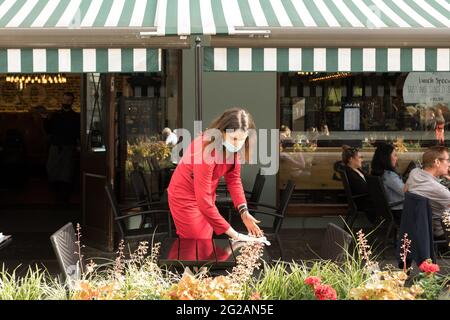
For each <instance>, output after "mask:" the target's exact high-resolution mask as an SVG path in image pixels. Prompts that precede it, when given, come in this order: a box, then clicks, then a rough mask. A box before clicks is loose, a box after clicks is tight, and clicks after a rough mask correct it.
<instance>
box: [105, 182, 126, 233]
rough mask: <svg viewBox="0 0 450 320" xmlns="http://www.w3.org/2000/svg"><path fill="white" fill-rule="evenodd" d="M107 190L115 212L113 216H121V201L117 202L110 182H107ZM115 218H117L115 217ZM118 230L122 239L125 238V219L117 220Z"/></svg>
mask: <svg viewBox="0 0 450 320" xmlns="http://www.w3.org/2000/svg"><path fill="white" fill-rule="evenodd" d="M105 192H106V195H107V196H108V200H109V204H110V205H111V210H112V212H113V218H119V217H120V216H121V214H120V209H119V203H118V202H117V199H116V196H115V195H114V191H113V188H112V186H111V184H110V183H106V184H105ZM114 220H115V219H114ZM116 222H117V227H118V231H119V234H120V239H124V238H125V230H126V226H125V222H124V221H123V220H119V221H116Z"/></svg>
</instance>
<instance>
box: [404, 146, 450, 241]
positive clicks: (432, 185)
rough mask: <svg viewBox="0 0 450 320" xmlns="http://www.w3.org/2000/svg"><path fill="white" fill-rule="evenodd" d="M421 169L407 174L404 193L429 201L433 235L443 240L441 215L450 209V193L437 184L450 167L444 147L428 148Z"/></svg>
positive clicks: (445, 175)
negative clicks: (407, 192)
mask: <svg viewBox="0 0 450 320" xmlns="http://www.w3.org/2000/svg"><path fill="white" fill-rule="evenodd" d="M422 164H423V169H420V168H416V169H414V170H412V171H411V173H410V174H409V178H408V181H406V186H405V191H409V192H411V193H415V194H418V195H420V196H422V197H426V198H428V199H429V200H430V205H431V211H432V214H433V216H432V220H433V234H434V237H435V238H437V239H440V238H444V235H445V234H444V230H443V228H442V223H441V221H442V214H443V212H444V211H445V210H446V209H448V208H449V207H450V191H449V190H448V188H447V187H445V186H443V185H442V184H440V183H439V180H438V178H439V177H447V176H448V170H449V166H450V162H449V154H448V151H447V148H446V147H444V146H435V147H431V148H429V149H428V150H427V151H426V152H425V153H424V154H423V157H422Z"/></svg>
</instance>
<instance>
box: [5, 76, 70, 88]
mask: <svg viewBox="0 0 450 320" xmlns="http://www.w3.org/2000/svg"><path fill="white" fill-rule="evenodd" d="M6 82H8V83H14V84H16V86H17V88H19V89H20V90H23V89H24V88H26V87H27V85H28V84H36V83H38V84H45V85H47V84H65V83H67V77H66V76H65V75H64V74H60V73H58V74H39V75H36V74H30V75H26V74H23V75H9V76H7V77H6Z"/></svg>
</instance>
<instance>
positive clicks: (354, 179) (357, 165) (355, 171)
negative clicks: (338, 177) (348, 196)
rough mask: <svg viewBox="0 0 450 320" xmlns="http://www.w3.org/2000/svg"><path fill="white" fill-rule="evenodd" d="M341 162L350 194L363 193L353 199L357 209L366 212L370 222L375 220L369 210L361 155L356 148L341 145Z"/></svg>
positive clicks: (367, 191) (369, 202) (369, 205)
mask: <svg viewBox="0 0 450 320" xmlns="http://www.w3.org/2000/svg"><path fill="white" fill-rule="evenodd" d="M342 149H343V151H342V162H343V163H344V170H345V172H346V173H347V178H348V183H349V184H350V188H351V191H352V194H353V195H354V196H357V195H365V196H364V197H361V198H358V199H356V200H355V203H356V206H357V207H358V210H361V211H364V212H366V213H367V217H368V219H369V220H370V221H371V222H374V221H375V214H374V212H373V211H372V210H371V207H372V206H371V199H370V197H369V187H368V186H367V181H366V175H365V173H364V172H363V170H362V156H361V153H360V152H359V150H358V148H353V147H350V146H346V145H344V146H342Z"/></svg>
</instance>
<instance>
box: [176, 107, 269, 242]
mask: <svg viewBox="0 0 450 320" xmlns="http://www.w3.org/2000/svg"><path fill="white" fill-rule="evenodd" d="M250 129H255V124H254V122H253V119H252V117H251V115H250V114H249V113H248V112H247V111H245V110H243V109H239V108H233V109H229V110H226V111H225V113H224V114H223V115H222V116H220V117H219V118H218V119H216V120H215V121H214V122H213V123H212V124H211V125H210V127H209V129H208V130H207V131H206V132H204V133H203V134H202V135H200V136H199V137H197V138H196V139H195V140H194V141H193V142H192V143H191V145H190V146H189V148H188V149H187V150H185V152H184V155H183V158H182V159H181V161H180V163H179V164H178V166H177V168H176V170H175V172H174V174H173V176H172V179H171V181H170V185H169V188H168V196H169V207H170V211H171V213H172V217H173V220H174V222H175V227H176V229H177V234H178V236H179V237H180V238H184V239H211V238H212V235H213V232H215V233H216V234H217V235H221V234H223V233H226V234H227V235H228V236H230V238H232V239H243V238H245V237H246V236H244V235H241V234H239V233H237V232H236V231H235V230H234V229H233V228H232V227H231V226H230V224H229V223H228V222H227V221H226V220H225V219H224V218H223V217H222V216H221V214H220V213H219V210H218V209H217V207H216V205H215V201H216V189H217V185H218V183H219V179H220V178H221V177H225V181H226V183H227V188H228V191H229V193H230V195H231V198H232V200H233V204H234V206H235V208H236V209H237V210H238V212H239V213H240V214H241V217H242V220H243V222H244V224H245V226H246V227H247V229H248V232H249V234H251V235H253V236H256V237H259V236H262V233H261V230H260V228H259V227H258V225H257V224H258V223H259V221H257V220H256V219H255V218H254V217H253V216H252V215H250V214H249V212H248V209H247V201H246V199H245V193H244V189H243V187H242V182H241V165H240V161H239V159H240V154H239V151H241V149H242V148H243V147H244V150H245V155H246V156H247V157H246V159H247V160H248V155H249V145H250V143H249V130H250ZM211 133H213V134H211ZM211 137H213V138H211ZM214 147H215V148H214ZM221 160H223V161H221Z"/></svg>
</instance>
